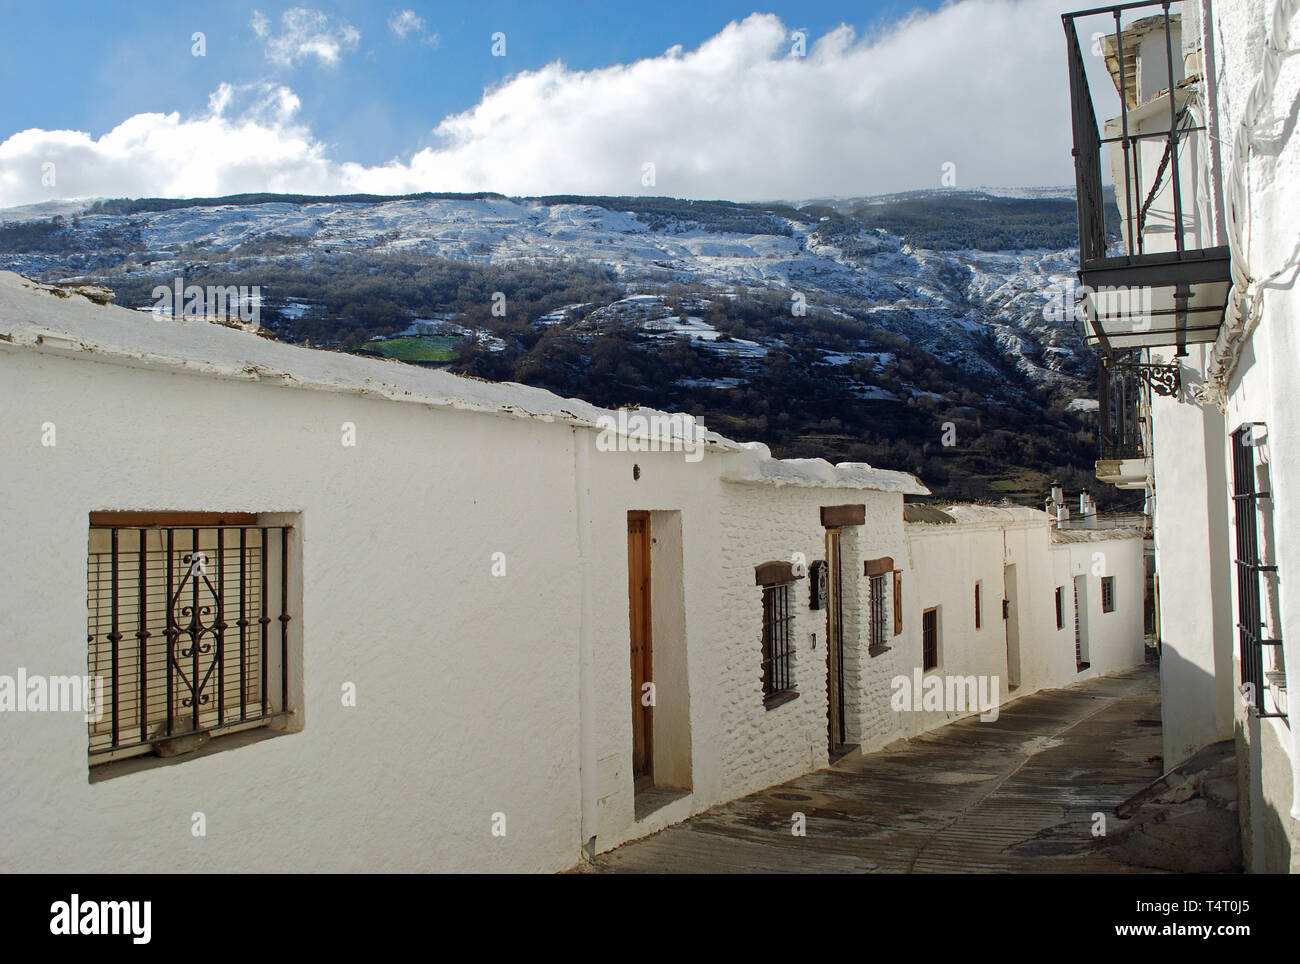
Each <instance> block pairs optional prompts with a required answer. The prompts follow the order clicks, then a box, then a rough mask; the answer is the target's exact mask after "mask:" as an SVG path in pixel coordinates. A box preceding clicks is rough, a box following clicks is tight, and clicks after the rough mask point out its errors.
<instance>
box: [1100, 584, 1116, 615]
mask: <svg viewBox="0 0 1300 964" xmlns="http://www.w3.org/2000/svg"><path fill="white" fill-rule="evenodd" d="M1101 611H1102V612H1104V613H1113V612H1114V611H1115V577H1114V576H1102V577H1101Z"/></svg>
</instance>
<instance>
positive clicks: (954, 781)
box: [586, 666, 1239, 873]
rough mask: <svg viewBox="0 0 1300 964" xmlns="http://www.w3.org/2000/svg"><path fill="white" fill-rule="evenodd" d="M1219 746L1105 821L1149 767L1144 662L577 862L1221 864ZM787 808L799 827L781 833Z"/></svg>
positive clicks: (713, 866) (1152, 690)
mask: <svg viewBox="0 0 1300 964" xmlns="http://www.w3.org/2000/svg"><path fill="white" fill-rule="evenodd" d="M1230 747H1231V745H1230V744H1223V745H1220V746H1219V750H1218V752H1217V753H1216V754H1215V757H1214V760H1213V761H1212V763H1213V765H1214V766H1215V767H1216V769H1214V770H1213V771H1212V772H1210V771H1206V772H1204V773H1202V772H1200V771H1198V772H1196V773H1194V774H1192V775H1191V776H1190V777H1188V778H1187V779H1185V780H1184V779H1181V778H1179V779H1178V780H1177V781H1176V782H1177V783H1178V784H1179V792H1178V793H1165V794H1164V796H1163V797H1161V796H1160V795H1158V794H1152V793H1148V794H1147V798H1152V799H1150V800H1149V802H1148V803H1147V804H1146V805H1145V806H1143V807H1142V809H1140V810H1138V812H1137V813H1136V814H1133V815H1132V816H1131V819H1129V820H1122V819H1120V818H1119V817H1118V816H1117V815H1116V813H1115V808H1116V807H1117V806H1118V805H1119V804H1121V803H1123V802H1124V801H1126V800H1128V799H1129V798H1130V797H1132V796H1133V795H1134V794H1136V793H1138V792H1139V791H1142V790H1143V789H1144V788H1147V787H1148V786H1149V785H1150V784H1151V783H1152V781H1155V780H1157V779H1158V778H1159V777H1160V776H1161V771H1162V767H1161V758H1160V754H1161V737H1160V698H1159V677H1158V675H1157V673H1156V670H1155V668H1154V667H1152V666H1146V667H1142V668H1140V669H1135V670H1131V671H1128V672H1125V673H1119V674H1115V675H1112V676H1107V677H1102V678H1098V679H1093V680H1089V681H1087V682H1084V683H1079V684H1076V685H1074V686H1070V687H1067V688H1066V689H1060V690H1048V691H1043V692H1039V693H1035V694H1032V695H1029V696H1025V697H1022V698H1020V699H1018V700H1015V701H1014V702H1012V703H1010V704H1008V705H1007V706H1004V707H1003V708H1002V710H1001V715H1000V716H999V718H998V719H997V721H996V722H992V723H981V722H979V721H978V718H975V717H971V718H968V719H966V720H961V721H958V722H956V723H952V724H949V725H948V726H945V727H942V728H941V729H938V730H934V731H932V732H930V733H927V734H925V735H923V736H920V737H916V738H914V739H912V740H908V741H900V742H899V743H896V744H893V745H891V746H890V747H888V748H886V749H884V750H881V751H879V752H876V753H872V754H868V755H865V756H864V755H861V754H852V755H850V756H849V757H846V758H845V759H843V760H841V761H840V762H839V763H837V764H835V765H834V766H833V767H829V768H827V769H823V770H818V771H816V772H815V773H810V774H807V775H806V776H803V777H800V778H798V779H797V780H793V781H791V782H789V783H786V784H782V785H780V786H776V787H772V788H770V789H768V790H764V791H762V792H759V793H756V794H752V795H751V796H748V797H744V798H742V799H740V800H736V801H733V802H732V803H729V804H725V805H723V806H720V807H715V808H714V809H712V810H709V811H707V812H706V813H703V814H700V815H699V816H697V817H694V818H692V819H690V820H688V821H686V822H685V823H682V824H678V825H677V826H674V827H670V828H668V829H667V830H664V831H662V832H660V833H658V834H655V835H654V836H651V837H647V838H645V839H643V840H637V841H633V842H632V843H629V844H626V845H625V846H623V847H620V848H618V849H617V850H614V851H611V852H609V853H607V854H603V855H601V856H599V857H597V858H596V861H595V864H594V865H593V866H591V867H588V868H586V870H587V871H588V872H591V871H596V872H603V873H753V872H782V873H804V872H807V873H834V872H842V873H935V872H940V873H942V872H957V873H979V872H1010V873H1020V872H1028V873H1089V872H1091V873H1133V872H1139V873H1140V872H1150V871H1158V870H1167V871H1180V870H1207V869H1217V870H1233V869H1236V866H1235V865H1234V864H1233V863H1232V861H1233V859H1234V858H1233V856H1232V852H1231V850H1232V848H1231V846H1230V845H1229V844H1227V843H1225V841H1230V843H1233V844H1235V843H1236V829H1235V827H1236V815H1235V799H1233V798H1232V797H1233V794H1234V793H1235V776H1234V774H1233V773H1232V772H1231V767H1232V765H1233V764H1232V759H1231V753H1230ZM1203 769H1204V768H1203ZM1161 786H1162V788H1163V785H1161ZM1203 786H1204V788H1205V792H1202V788H1203ZM1211 791H1212V792H1211ZM796 811H800V812H802V813H804V814H805V815H806V819H807V836H804V837H797V836H794V835H793V834H792V833H791V817H792V814H794V813H795V812H796ZM1096 813H1102V814H1105V821H1106V835H1105V836H1094V834H1093V829H1094V825H1095V824H1096V821H1095V819H1094V816H1093V815H1094V814H1096ZM1211 841H1217V842H1216V843H1211ZM1202 845H1204V846H1202ZM1238 846H1239V845H1238ZM1235 859H1236V860H1237V861H1238V863H1239V857H1237V858H1235ZM1225 862H1226V863H1225Z"/></svg>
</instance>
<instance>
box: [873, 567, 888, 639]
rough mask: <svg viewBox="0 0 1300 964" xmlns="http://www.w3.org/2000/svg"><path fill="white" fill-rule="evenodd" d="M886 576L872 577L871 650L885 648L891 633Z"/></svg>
mask: <svg viewBox="0 0 1300 964" xmlns="http://www.w3.org/2000/svg"><path fill="white" fill-rule="evenodd" d="M885 586H886V582H885V576H884V575H883V574H881V575H879V576H872V577H871V586H870V591H871V649H872V650H876V651H879V650H881V649H884V648H885V637H886V636H887V635H888V633H889V614H888V611H887V610H886V609H885Z"/></svg>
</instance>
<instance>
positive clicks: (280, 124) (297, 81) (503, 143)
mask: <svg viewBox="0 0 1300 964" xmlns="http://www.w3.org/2000/svg"><path fill="white" fill-rule="evenodd" d="M1058 10H1059V8H1058V7H1057V6H1055V5H1054V4H1053V3H1052V2H1050V0H961V2H959V3H955V4H948V5H946V6H941V5H939V4H937V3H935V2H933V0H928V2H924V3H912V2H899V0H865V2H863V0H859V2H853V3H836V2H821V0H813V2H803V3H766V4H764V5H763V6H761V7H755V6H754V5H753V4H752V3H736V2H722V0H694V2H663V0H656V2H654V3H646V4H633V3H624V2H618V3H612V2H607V3H592V2H577V0H568V2H492V0H484V2H476V3H468V4H448V3H441V4H420V3H411V2H410V0H405V2H403V0H399V2H397V3H392V4H373V3H357V2H338V3H328V2H320V3H317V2H307V3H304V4H303V5H301V6H296V5H292V6H291V5H283V4H281V5H275V4H270V3H263V2H257V3H237V4H236V3H232V4H220V5H214V4H210V3H208V4H204V3H186V2H182V3H175V2H169V3H164V2H150V0H147V2H139V3H117V4H105V5H99V4H96V5H94V6H92V5H89V4H81V3H57V2H52V3H42V4H27V3H23V4H19V3H2V4H0V24H2V27H3V29H0V89H4V90H5V91H6V92H8V94H9V96H6V97H4V98H3V99H2V100H0V206H7V205H11V204H19V203H30V202H32V201H35V200H41V199H44V198H47V197H83V196H105V195H110V196H117V195H134V194H138V193H145V192H147V193H158V194H169V195H194V194H201V193H208V192H212V191H222V192H226V191H233V190H304V191H312V192H315V191H324V190H340V191H342V190H374V191H381V192H385V193H387V192H390V191H391V192H397V191H402V190H481V189H482V190H500V191H503V192H506V193H545V192H548V191H550V192H570V191H573V192H583V193H602V192H614V193H661V194H674V195H678V196H716V197H735V198H737V199H750V198H762V197H775V196H784V197H791V198H793V197H799V196H802V197H808V196H815V195H818V194H835V193H840V194H843V193H870V192H873V191H886V190H897V189H902V188H907V187H926V186H938V178H939V174H938V173H937V172H938V171H939V170H940V169H941V168H942V167H943V165H945V164H952V165H954V167H955V169H956V170H957V171H958V172H959V173H960V174H961V178H959V181H958V186H972V183H973V182H978V183H982V184H999V185H1007V184H1023V185H1026V186H1029V185H1035V184H1060V183H1064V182H1065V181H1066V180H1068V179H1069V165H1068V163H1066V162H1067V161H1068V146H1065V148H1064V150H1065V153H1064V154H1063V155H1062V154H1061V150H1060V149H1061V148H1062V145H1063V144H1064V134H1065V132H1066V124H1067V122H1066V119H1065V118H1064V117H1058V116H1042V117H1041V118H1039V120H1040V121H1041V122H1042V124H1043V125H1045V126H1044V127H1043V130H1042V133H1041V134H1033V133H1032V132H1031V133H1029V134H1025V133H1023V132H1022V133H1019V134H1017V135H1016V136H1014V137H1011V138H1007V137H1006V136H1005V132H1003V133H1002V134H998V133H997V132H996V130H995V129H996V126H997V124H998V115H999V114H1001V115H1003V116H1004V117H1005V116H1006V115H1008V114H1012V115H1015V114H1017V113H1020V112H1022V111H1024V110H1025V109H1026V108H1028V112H1029V113H1030V114H1031V115H1032V114H1033V113H1035V112H1039V113H1042V114H1045V115H1054V114H1059V113H1060V106H1061V105H1062V104H1063V103H1064V93H1065V83H1064V81H1065V78H1064V69H1063V66H1062V63H1063V62H1062V57H1061V54H1062V48H1063V44H1062V42H1061V40H1060V22H1059V19H1058V17H1057V13H1058ZM846 25H847V27H848V28H851V29H849V30H846V29H845V26H846ZM196 31H201V32H202V33H203V35H204V36H203V43H204V47H205V50H204V55H203V56H194V54H193V47H194V41H193V40H192V37H193V35H194V33H195V32H196ZM498 31H500V32H501V33H503V34H504V35H505V56H493V55H492V47H493V34H494V33H496V32H498ZM797 32H803V33H804V34H805V35H806V48H807V50H806V54H805V53H804V52H803V51H800V52H799V53H800V56H796V55H795V52H794V45H793V42H792V41H793V38H797V36H798V33H797ZM675 45H680V50H679V51H677V52H676V53H674V54H668V53H666V52H667V51H669V49H670V48H672V47H674V46H675ZM819 45H820V46H819ZM796 60H797V61H799V62H798V63H795V62H794V61H796ZM1043 74H1046V76H1041V75H1043ZM1035 78H1037V80H1035ZM1021 100H1024V101H1026V103H1019V101H1021ZM1045 105H1052V106H1051V107H1050V108H1048V107H1046V106H1045ZM74 132H75V135H76V136H73V133H74ZM1044 138H1045V139H1046V140H1048V141H1050V142H1051V143H1050V145H1047V144H1044V143H1043V140H1044ZM214 152H216V153H214ZM48 165H53V167H52V168H48ZM47 169H48V170H51V171H53V172H55V173H56V174H57V177H55V176H53V175H50V174H47V175H46V177H45V182H49V181H53V183H45V182H42V181H41V175H40V172H42V171H47ZM652 169H653V172H654V173H653V174H651V175H646V174H645V172H646V171H648V170H652ZM970 179H973V182H972V181H971V180H970ZM963 181H965V183H963ZM645 182H648V183H645Z"/></svg>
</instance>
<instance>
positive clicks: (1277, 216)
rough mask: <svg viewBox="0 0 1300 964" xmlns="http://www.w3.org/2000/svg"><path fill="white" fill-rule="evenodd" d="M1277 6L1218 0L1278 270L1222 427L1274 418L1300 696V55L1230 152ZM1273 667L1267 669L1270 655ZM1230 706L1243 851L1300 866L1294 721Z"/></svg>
mask: <svg viewBox="0 0 1300 964" xmlns="http://www.w3.org/2000/svg"><path fill="white" fill-rule="evenodd" d="M1275 9H1276V8H1275V4H1274V3H1273V2H1264V0H1221V2H1216V3H1215V4H1214V5H1213V10H1212V18H1211V20H1210V23H1209V24H1208V26H1209V32H1208V41H1209V46H1210V47H1211V48H1212V50H1213V62H1214V66H1215V71H1216V75H1217V84H1216V86H1215V88H1214V90H1213V92H1212V99H1213V105H1214V109H1215V111H1216V113H1217V120H1218V124H1219V126H1220V129H1221V131H1222V135H1221V140H1220V144H1221V147H1220V152H1219V158H1218V160H1219V162H1220V163H1221V165H1222V167H1223V169H1224V171H1225V175H1226V172H1228V171H1230V170H1231V169H1232V167H1233V165H1234V164H1236V165H1238V166H1241V167H1244V168H1245V170H1246V172H1247V177H1246V178H1245V183H1246V184H1248V185H1249V194H1250V196H1249V203H1248V204H1246V205H1243V206H1242V209H1241V210H1240V212H1239V219H1240V221H1241V222H1242V235H1243V241H1244V244H1243V245H1242V246H1241V248H1242V252H1241V253H1242V254H1243V255H1244V256H1245V257H1246V258H1247V259H1248V264H1247V267H1248V271H1249V274H1250V276H1251V277H1253V278H1255V279H1257V280H1263V279H1267V278H1270V277H1272V276H1274V275H1275V274H1278V272H1281V274H1280V275H1278V277H1277V278H1276V279H1275V281H1274V282H1273V283H1271V284H1269V285H1267V286H1265V287H1264V289H1263V290H1262V293H1261V297H1262V304H1263V310H1262V314H1261V317H1260V321H1259V326H1258V328H1256V329H1255V330H1254V332H1253V334H1252V335H1251V337H1250V338H1249V341H1248V343H1247V344H1246V346H1245V348H1244V349H1243V351H1242V353H1241V360H1240V362H1239V363H1238V365H1237V368H1236V371H1235V373H1234V376H1233V378H1232V380H1231V382H1230V383H1229V385H1228V389H1229V391H1228V398H1227V403H1226V406H1225V408H1226V410H1225V412H1224V427H1225V435H1226V434H1230V433H1231V432H1233V431H1235V430H1236V429H1238V428H1239V427H1240V426H1241V425H1243V424H1246V423H1251V422H1262V423H1264V424H1265V425H1266V426H1267V433H1268V435H1267V445H1266V449H1267V451H1266V452H1265V453H1262V454H1263V455H1264V457H1266V458H1267V459H1268V466H1269V476H1270V480H1269V484H1270V485H1271V487H1272V492H1273V499H1272V501H1271V505H1272V511H1273V516H1274V518H1273V530H1274V532H1275V533H1276V534H1277V539H1276V543H1275V545H1274V547H1273V548H1274V551H1275V561H1276V563H1277V565H1278V567H1279V571H1280V574H1281V585H1280V591H1279V593H1278V596H1277V606H1278V615H1279V617H1280V619H1279V623H1280V629H1281V637H1282V639H1283V645H1284V649H1285V655H1286V673H1287V690H1288V692H1295V691H1296V689H1295V688H1296V686H1297V685H1300V594H1297V593H1294V592H1288V591H1287V588H1286V585H1287V584H1286V579H1287V575H1288V574H1290V573H1296V572H1300V544H1297V542H1296V540H1295V539H1294V538H1292V537H1291V534H1293V533H1295V532H1297V531H1300V506H1298V505H1297V500H1298V499H1300V413H1297V410H1296V404H1295V398H1296V394H1297V388H1298V387H1300V386H1298V371H1300V336H1298V335H1297V324H1298V323H1300V290H1297V287H1296V285H1295V283H1294V281H1295V274H1296V270H1297V269H1296V247H1297V238H1296V227H1295V226H1296V224H1297V223H1298V220H1300V187H1297V185H1300V136H1297V134H1296V132H1295V129H1294V124H1291V123H1290V122H1288V121H1286V120H1285V118H1288V117H1293V116H1294V113H1295V105H1296V103H1297V100H1300V63H1298V62H1297V60H1296V58H1295V57H1294V56H1289V57H1288V56H1284V57H1282V58H1281V59H1280V61H1279V62H1278V70H1277V73H1276V76H1275V80H1274V83H1273V85H1272V87H1271V89H1270V88H1268V87H1264V88H1261V93H1262V94H1263V96H1262V97H1261V98H1260V103H1261V105H1262V111H1261V114H1260V120H1259V122H1258V124H1257V127H1256V130H1255V138H1254V142H1253V144H1252V146H1251V149H1250V150H1249V151H1248V156H1247V157H1245V158H1241V157H1237V156H1235V150H1234V147H1235V141H1236V135H1237V131H1238V128H1239V127H1240V124H1241V119H1242V116H1243V112H1244V110H1245V107H1246V104H1247V101H1248V98H1249V97H1250V95H1251V92H1252V91H1253V90H1254V89H1255V87H1256V82H1257V79H1258V77H1259V75H1260V71H1261V68H1262V65H1263V61H1264V56H1265V41H1266V38H1267V37H1268V36H1269V35H1270V33H1271V31H1272V29H1273V24H1274V12H1275ZM1296 19H1297V18H1295V17H1294V15H1293V19H1292V22H1291V25H1290V28H1289V31H1288V33H1289V36H1288V37H1286V38H1283V39H1281V40H1278V41H1277V43H1278V45H1279V46H1281V47H1283V48H1290V49H1292V50H1294V48H1295V46H1296V43H1297V39H1296V38H1297V34H1298V33H1300V23H1297V22H1296ZM1230 200H1231V199H1230V198H1229V201H1230ZM1229 452H1230V450H1229V448H1228V445H1227V444H1225V446H1224V448H1223V450H1222V453H1223V454H1222V457H1223V459H1224V460H1225V464H1229V465H1230V463H1228V462H1227V459H1228V458H1229V457H1230V456H1229ZM1229 471H1230V470H1229ZM1229 478H1230V475H1229ZM1229 531H1231V530H1230V529H1229ZM1234 635H1235V634H1234ZM1233 648H1234V649H1235V641H1234V646H1233ZM1265 665H1266V667H1267V666H1268V665H1270V663H1269V661H1268V659H1267V657H1266V663H1265ZM1234 678H1239V676H1237V677H1234ZM1234 703H1235V704H1236V715H1237V732H1238V738H1239V741H1240V743H1241V745H1242V746H1243V748H1244V752H1245V754H1246V756H1245V757H1244V758H1243V764H1244V766H1243V769H1244V770H1245V771H1246V772H1247V773H1248V774H1249V775H1250V779H1251V780H1252V783H1251V787H1252V792H1251V795H1250V796H1249V797H1248V798H1247V800H1246V801H1244V803H1247V804H1248V806H1247V809H1249V811H1250V812H1249V814H1248V816H1247V820H1248V828H1247V829H1248V833H1247V838H1248V840H1247V842H1248V844H1249V845H1253V847H1254V852H1253V853H1251V852H1248V854H1247V861H1248V865H1249V866H1252V867H1253V868H1254V869H1272V870H1287V869H1291V870H1295V869H1297V866H1300V865H1298V864H1297V858H1296V857H1294V856H1292V857H1291V858H1290V859H1289V860H1288V859H1287V857H1286V856H1285V854H1284V850H1286V849H1289V850H1290V852H1291V853H1292V854H1300V819H1298V818H1300V771H1298V770H1297V768H1296V766H1295V761H1296V759H1297V754H1300V745H1298V744H1297V735H1296V732H1295V728H1294V727H1292V728H1290V729H1288V728H1287V727H1286V726H1285V725H1284V724H1283V723H1282V721H1280V720H1277V719H1264V720H1258V721H1253V722H1247V721H1245V720H1244V718H1243V715H1242V709H1241V706H1240V701H1239V700H1235V701H1234ZM1279 775H1282V776H1281V777H1280V776H1279ZM1288 789H1289V792H1288ZM1243 812H1244V811H1243ZM1283 842H1285V843H1283Z"/></svg>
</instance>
